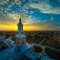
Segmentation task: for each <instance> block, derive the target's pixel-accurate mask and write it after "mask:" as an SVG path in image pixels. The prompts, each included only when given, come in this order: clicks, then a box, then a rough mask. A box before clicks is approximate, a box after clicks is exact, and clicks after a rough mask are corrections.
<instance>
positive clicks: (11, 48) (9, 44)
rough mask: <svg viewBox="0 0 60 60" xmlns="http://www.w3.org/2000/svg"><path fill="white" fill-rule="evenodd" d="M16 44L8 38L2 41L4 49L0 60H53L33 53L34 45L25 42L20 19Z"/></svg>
mask: <svg viewBox="0 0 60 60" xmlns="http://www.w3.org/2000/svg"><path fill="white" fill-rule="evenodd" d="M15 37H16V43H15V42H14V41H12V40H11V38H10V37H9V38H8V39H7V40H2V44H4V47H5V48H4V49H3V50H0V60H46V59H47V58H48V60H54V59H52V58H50V57H49V56H48V55H46V54H42V53H35V52H34V44H29V43H27V42H26V35H25V34H24V32H23V24H22V21H21V18H20V19H19V23H18V34H17V35H16V36H15Z"/></svg>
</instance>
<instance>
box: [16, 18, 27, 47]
mask: <svg viewBox="0 0 60 60" xmlns="http://www.w3.org/2000/svg"><path fill="white" fill-rule="evenodd" d="M21 20H22V19H21V17H20V19H19V23H18V34H17V35H16V45H17V46H18V47H19V48H20V47H22V46H24V45H26V36H25V35H24V33H23V24H22V21H21Z"/></svg>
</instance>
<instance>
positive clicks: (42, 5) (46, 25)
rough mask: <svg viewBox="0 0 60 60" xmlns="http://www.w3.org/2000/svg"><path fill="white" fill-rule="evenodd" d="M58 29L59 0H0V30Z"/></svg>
mask: <svg viewBox="0 0 60 60" xmlns="http://www.w3.org/2000/svg"><path fill="white" fill-rule="evenodd" d="M20 17H21V18H22V22H23V25H24V27H23V29H24V31H60V0H3V1H2V0H0V31H17V24H18V22H19V18H20Z"/></svg>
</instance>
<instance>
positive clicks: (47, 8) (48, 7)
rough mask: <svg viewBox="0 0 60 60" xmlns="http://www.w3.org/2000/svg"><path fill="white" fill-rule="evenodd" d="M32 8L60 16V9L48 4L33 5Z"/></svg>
mask: <svg viewBox="0 0 60 60" xmlns="http://www.w3.org/2000/svg"><path fill="white" fill-rule="evenodd" d="M30 7H32V8H36V9H39V10H40V12H42V13H51V14H60V7H52V6H51V5H50V4H49V3H47V2H39V3H31V4H30Z"/></svg>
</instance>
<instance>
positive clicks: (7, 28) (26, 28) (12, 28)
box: [0, 24, 46, 31]
mask: <svg viewBox="0 0 60 60" xmlns="http://www.w3.org/2000/svg"><path fill="white" fill-rule="evenodd" d="M0 26H1V27H0V30H1V31H17V30H18V26H17V25H14V24H13V25H2V24H0ZM23 30H24V31H39V30H46V28H42V27H41V26H24V27H23Z"/></svg>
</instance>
